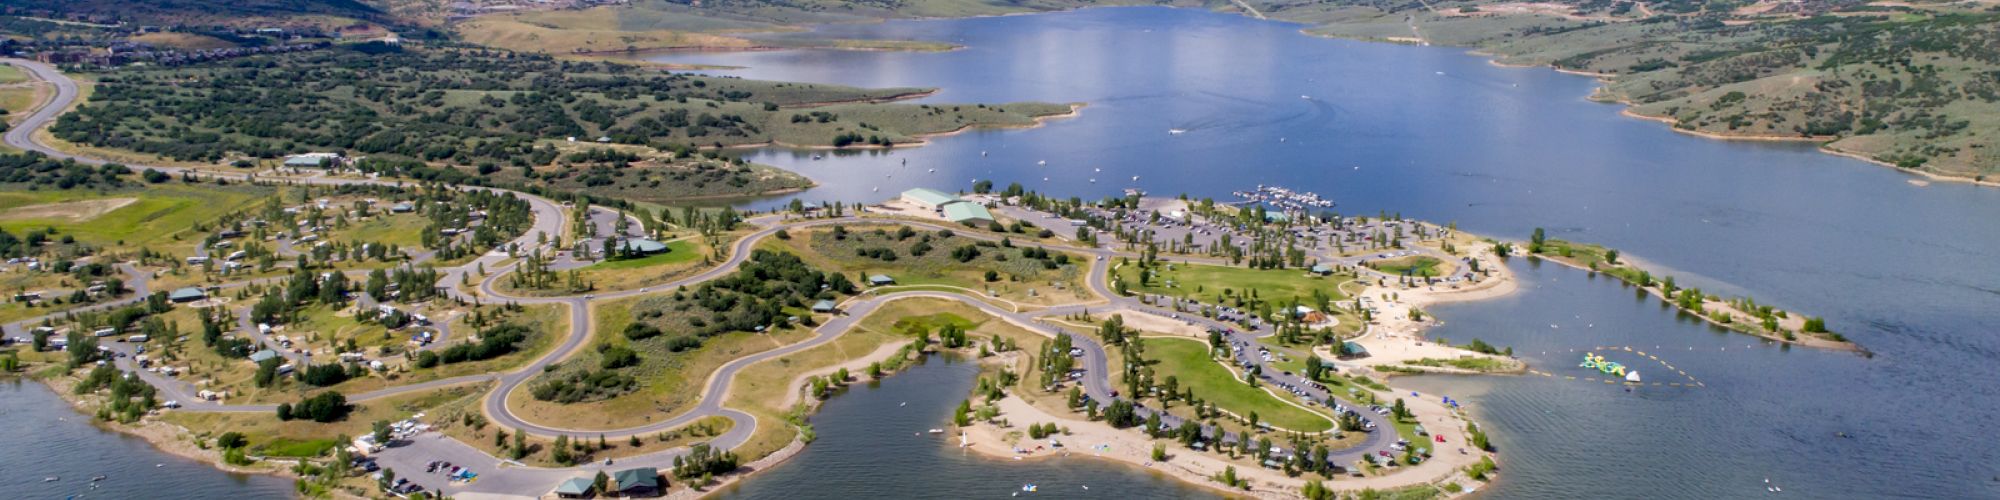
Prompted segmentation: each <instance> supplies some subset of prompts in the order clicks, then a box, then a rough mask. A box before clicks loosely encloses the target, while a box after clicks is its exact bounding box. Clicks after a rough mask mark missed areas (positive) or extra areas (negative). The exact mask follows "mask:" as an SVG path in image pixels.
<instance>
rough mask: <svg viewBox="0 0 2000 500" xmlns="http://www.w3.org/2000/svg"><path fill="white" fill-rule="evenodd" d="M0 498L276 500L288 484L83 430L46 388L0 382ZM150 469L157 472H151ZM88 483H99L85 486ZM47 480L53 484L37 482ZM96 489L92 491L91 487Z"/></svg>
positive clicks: (84, 424)
mask: <svg viewBox="0 0 2000 500" xmlns="http://www.w3.org/2000/svg"><path fill="white" fill-rule="evenodd" d="M0 422H5V423H6V425H0V491H5V492H6V493H5V494H0V496H4V497H7V498H67V497H70V496H72V495H74V496H75V498H158V499H173V498H190V499H192V498H217V497H224V496H227V497H237V498H283V497H288V496H291V495H292V482H291V480H288V479H284V478H279V477H273V476H256V475H244V474H231V473H227V472H223V471H221V470H217V469H216V468H214V467H212V466H209V465H208V464H205V463H201V462H196V461H193V460H188V459H185V458H180V457H176V456H172V455H168V454H166V453H164V452H161V451H160V450H158V449H155V448H153V446H152V445H151V444H148V443H147V442H146V440H144V439H141V438H137V437H132V436H126V435H123V434H119V433H117V432H112V431H107V430H104V429H99V428H97V427H96V426H93V425H91V423H90V417H88V416H85V415H81V414H78V413H77V412H76V411H75V410H71V409H70V406H69V403H66V402H63V400H62V398H60V397H58V396H56V394H55V393H54V392H51V391H50V390H49V387H48V386H46V385H42V384H39V383H35V382H31V381H26V380H21V379H5V380H0ZM156 465H157V467H156ZM94 476H105V478H104V480H103V481H97V482H95V483H93V482H92V481H91V480H90V479H91V478H92V477H94ZM49 477H55V478H57V480H56V481H44V480H43V479H45V478H49ZM92 484H96V485H97V487H96V488H92V487H91V485H92Z"/></svg>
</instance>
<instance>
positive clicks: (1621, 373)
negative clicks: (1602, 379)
mask: <svg viewBox="0 0 2000 500" xmlns="http://www.w3.org/2000/svg"><path fill="white" fill-rule="evenodd" d="M1576 366H1577V367H1578V368H1594V369H1596V370H1597V371H1598V372H1600V373H1603V374H1605V375H1610V376H1614V377H1625V381H1626V382H1638V381H1639V370H1626V369H1625V365H1623V364H1620V363H1618V362H1617V361H1610V360H1606V359H1604V356H1599V355H1597V353H1594V352H1590V353H1584V354H1583V363H1582V364H1579V365H1576Z"/></svg>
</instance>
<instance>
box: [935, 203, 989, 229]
mask: <svg viewBox="0 0 2000 500" xmlns="http://www.w3.org/2000/svg"><path fill="white" fill-rule="evenodd" d="M944 218H945V220H948V221H952V222H956V223H959V224H991V223H993V212H989V211H987V210H986V206H985V205H980V204H978V203H972V202H963V201H962V202H958V203H952V204H949V205H945V206H944Z"/></svg>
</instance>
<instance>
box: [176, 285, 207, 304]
mask: <svg viewBox="0 0 2000 500" xmlns="http://www.w3.org/2000/svg"><path fill="white" fill-rule="evenodd" d="M206 298H208V292H204V291H201V289H200V288H196V287H187V288H181V289H177V290H174V291H173V292H171V293H168V294H167V300H169V301H173V302H176V303H180V302H194V301H197V300H201V299H206Z"/></svg>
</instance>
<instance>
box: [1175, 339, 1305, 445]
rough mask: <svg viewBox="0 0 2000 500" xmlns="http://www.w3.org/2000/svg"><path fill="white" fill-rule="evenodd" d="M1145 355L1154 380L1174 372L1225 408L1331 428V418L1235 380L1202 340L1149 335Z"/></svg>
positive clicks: (1297, 426)
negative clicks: (1149, 363) (1150, 364)
mask: <svg viewBox="0 0 2000 500" xmlns="http://www.w3.org/2000/svg"><path fill="white" fill-rule="evenodd" d="M1146 357H1147V358H1149V359H1148V361H1149V362H1152V363H1154V364H1153V370H1154V375H1155V379H1156V380H1157V379H1164V378H1166V376H1168V375H1173V376H1174V377H1175V378H1176V379H1178V381H1179V383H1180V385H1181V387H1187V388H1190V389H1193V390H1194V395H1195V397H1197V398H1201V399H1202V400H1204V401H1208V402H1212V403H1215V405H1216V406H1217V407H1219V408H1222V409H1224V410H1227V411H1230V412H1232V413H1236V414H1238V415H1243V416H1245V417H1247V416H1249V415H1250V414H1251V413H1256V414H1257V418H1258V421H1259V422H1268V423H1270V424H1271V425H1272V426H1275V427H1280V428H1284V429H1289V430H1295V431H1304V432H1318V431H1324V430H1328V429H1332V428H1333V421H1332V420H1329V419H1328V418H1327V417H1325V416H1323V415H1320V414H1318V413H1314V412H1312V411H1308V410H1306V409H1304V408H1300V407H1297V406H1293V405H1291V404H1289V403H1287V402H1286V401H1283V400H1280V399H1278V397H1277V396H1273V395H1271V394H1269V393H1266V392H1264V391H1263V389H1261V388H1257V387H1251V386H1249V385H1248V384H1245V383H1243V381H1241V380H1237V378H1236V377H1235V376H1234V375H1231V374H1230V372H1229V370H1227V369H1224V368H1223V367H1222V365H1221V364H1218V363H1217V362H1216V361H1215V360H1214V359H1212V358H1210V357H1209V350H1208V344H1207V343H1204V342H1202V341H1199V340H1192V339H1181V338H1172V337H1157V338H1148V339H1146Z"/></svg>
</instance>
